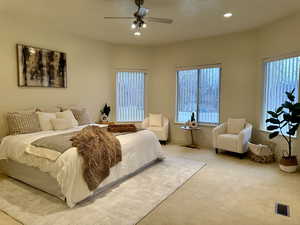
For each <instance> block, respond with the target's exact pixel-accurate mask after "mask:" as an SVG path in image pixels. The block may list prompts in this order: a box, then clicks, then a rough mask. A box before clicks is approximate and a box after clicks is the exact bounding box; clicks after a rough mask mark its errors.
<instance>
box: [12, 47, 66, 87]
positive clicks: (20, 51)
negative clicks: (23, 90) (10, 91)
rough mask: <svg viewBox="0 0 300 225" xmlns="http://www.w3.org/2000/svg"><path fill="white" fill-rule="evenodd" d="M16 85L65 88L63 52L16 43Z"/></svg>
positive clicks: (64, 54) (64, 57)
mask: <svg viewBox="0 0 300 225" xmlns="http://www.w3.org/2000/svg"><path fill="white" fill-rule="evenodd" d="M16 47H17V63H18V65H17V66H18V86H19V87H43V88H44V87H45V88H67V55H66V53H64V52H60V51H56V50H50V49H46V48H39V47H34V46H30V45H23V44H17V46H16Z"/></svg>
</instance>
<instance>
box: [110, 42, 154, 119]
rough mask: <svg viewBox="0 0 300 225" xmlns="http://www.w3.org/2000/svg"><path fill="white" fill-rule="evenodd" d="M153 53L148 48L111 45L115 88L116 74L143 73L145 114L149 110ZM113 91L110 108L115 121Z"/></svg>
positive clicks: (114, 96)
mask: <svg viewBox="0 0 300 225" xmlns="http://www.w3.org/2000/svg"><path fill="white" fill-rule="evenodd" d="M152 61H153V51H152V49H151V48H150V47H141V46H130V45H113V47H112V62H111V63H112V74H111V75H112V77H113V83H114V87H115V78H116V72H118V71H119V72H120V71H143V72H145V74H146V77H145V114H146V115H147V113H148V110H149V98H150V96H151V91H150V89H149V80H150V78H151V76H152V67H153V66H152ZM115 94H116V93H115V91H114V92H113V99H114V101H113V102H112V108H113V109H114V110H113V111H114V112H113V118H114V119H115V117H114V116H115V109H116V106H115V98H116V95H115Z"/></svg>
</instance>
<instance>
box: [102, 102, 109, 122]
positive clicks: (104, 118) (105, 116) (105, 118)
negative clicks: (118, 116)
mask: <svg viewBox="0 0 300 225" xmlns="http://www.w3.org/2000/svg"><path fill="white" fill-rule="evenodd" d="M100 112H101V121H103V122H107V121H108V116H109V113H110V106H108V105H107V104H105V105H104V107H103V109H102V110H100Z"/></svg>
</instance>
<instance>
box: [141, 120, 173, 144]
mask: <svg viewBox="0 0 300 225" xmlns="http://www.w3.org/2000/svg"><path fill="white" fill-rule="evenodd" d="M142 128H144V129H147V130H150V131H152V132H153V133H154V134H155V135H156V137H157V138H158V140H159V141H160V142H161V143H162V144H166V143H167V141H168V137H169V119H168V118H167V117H165V116H163V115H162V114H149V117H147V118H145V120H144V121H143V122H142Z"/></svg>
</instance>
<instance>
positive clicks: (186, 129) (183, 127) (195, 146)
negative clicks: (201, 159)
mask: <svg viewBox="0 0 300 225" xmlns="http://www.w3.org/2000/svg"><path fill="white" fill-rule="evenodd" d="M180 128H181V129H183V130H185V131H190V134H191V140H192V143H191V144H189V145H184V147H188V148H198V146H197V145H196V144H195V142H194V134H193V131H196V130H200V129H201V128H200V127H187V126H182V127H180Z"/></svg>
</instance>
